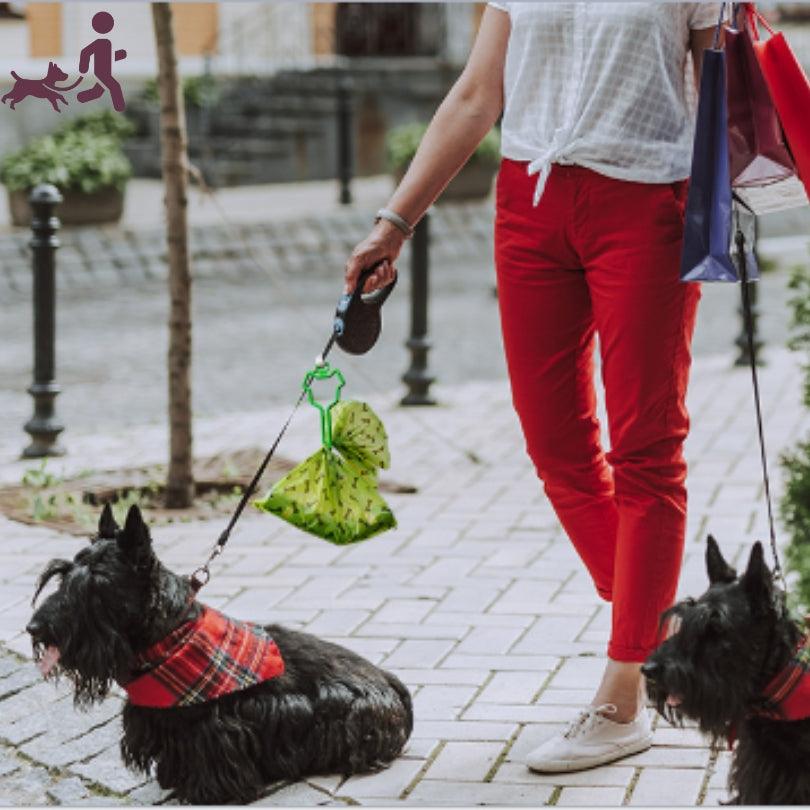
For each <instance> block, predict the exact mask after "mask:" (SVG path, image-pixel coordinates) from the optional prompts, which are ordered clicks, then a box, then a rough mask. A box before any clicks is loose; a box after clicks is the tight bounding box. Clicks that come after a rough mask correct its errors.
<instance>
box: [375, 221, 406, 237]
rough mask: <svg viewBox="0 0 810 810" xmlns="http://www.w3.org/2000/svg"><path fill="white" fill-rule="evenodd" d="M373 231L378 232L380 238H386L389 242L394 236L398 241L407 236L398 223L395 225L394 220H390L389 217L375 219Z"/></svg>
mask: <svg viewBox="0 0 810 810" xmlns="http://www.w3.org/2000/svg"><path fill="white" fill-rule="evenodd" d="M373 233H377V234H378V235H379V236H380V238H381V239H384V240H385V241H386V242H389V241H391V239H392V238H394V239H396V240H397V242H399V243H402V242H404V241H405V239H406V238H407V237H406V236H405V234H404V233H403V232H402V231H401V230H400V229H399V228H398V227H397V226H396V225H394V223H393V222H389V221H388V220H387V219H382V218H378V219H375V220H374V231H373Z"/></svg>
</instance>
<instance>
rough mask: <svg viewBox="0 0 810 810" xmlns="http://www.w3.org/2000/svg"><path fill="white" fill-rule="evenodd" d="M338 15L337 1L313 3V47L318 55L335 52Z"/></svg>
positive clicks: (311, 17) (311, 19)
mask: <svg viewBox="0 0 810 810" xmlns="http://www.w3.org/2000/svg"><path fill="white" fill-rule="evenodd" d="M336 16H337V3H312V4H311V15H310V25H311V26H312V49H313V52H314V53H315V55H316V56H328V55H329V54H333V53H334V52H335V37H334V32H335V17H336Z"/></svg>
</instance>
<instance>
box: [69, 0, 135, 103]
mask: <svg viewBox="0 0 810 810" xmlns="http://www.w3.org/2000/svg"><path fill="white" fill-rule="evenodd" d="M114 24H115V21H114V20H113V16H112V14H110V13H108V12H106V11H99V12H98V13H97V14H94V15H93V22H92V25H93V30H94V31H95V32H96V33H98V34H108V33H109V32H110V31H112V27H113V25H114ZM126 55H127V52H126V51H125V50H123V49H121V50H118V51H116V52H115V61H116V62H117V61H119V60H120V59H124V58H126ZM112 56H113V54H112V43H111V42H110V40H109V39H103V38H101V37H99V38H98V39H94V40H93V41H92V42H91V43H90V44H89V45H86V46H85V47H84V48H82V52H81V54H80V56H79V72H80V73H87V71H88V70H89V69H90V60H91V59H92V60H93V74H94V75H95V77H96V78H97V79H98V81H97V82H96V83H95V84H94V85H93V86H92V87H90V88H89V89H87V90H82V91H81V93H77V94H76V98H77V99H78V100H79V101H80V102H81V103H82V104H84V103H85V102H86V101H93V100H94V99H97V98H99V97H100V96H102V95H103V94H104V88H105V87H106V88H107V90H109V91H110V97H111V98H112V103H113V108H114V109H115V110H116V111H117V112H121V111H122V110H123V109H124V107H125V106H126V104H125V103H124V94H123V92H122V91H121V85H120V84H118V82H117V81H116V80H115V79H114V78H113V75H112V63H113V58H112Z"/></svg>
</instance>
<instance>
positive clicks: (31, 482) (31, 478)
mask: <svg viewBox="0 0 810 810" xmlns="http://www.w3.org/2000/svg"><path fill="white" fill-rule="evenodd" d="M47 464H48V459H47V458H43V459H42V461H41V462H40V465H39V467H32V468H31V469H29V470H26V471H25V472H24V473H23V477H22V484H23V486H25V487H31V488H32V489H45V488H46V487H53V486H56V485H57V484H59V483H61V481H62V479H61V478H59V476H56V475H54V474H53V473H51V472H50V471H49V470H47V469H45V468H46V466H47Z"/></svg>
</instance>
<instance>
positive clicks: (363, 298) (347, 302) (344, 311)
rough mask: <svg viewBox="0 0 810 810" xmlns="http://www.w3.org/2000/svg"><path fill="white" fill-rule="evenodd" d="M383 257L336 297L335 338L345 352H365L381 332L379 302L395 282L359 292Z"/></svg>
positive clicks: (385, 299) (384, 300)
mask: <svg viewBox="0 0 810 810" xmlns="http://www.w3.org/2000/svg"><path fill="white" fill-rule="evenodd" d="M383 261H385V259H381V260H380V261H378V262H375V263H374V264H373V265H371V267H367V268H366V269H365V270H363V271H362V272H361V273H360V277H359V278H358V279H357V284H356V285H355V288H354V291H353V292H351V293H346V294H344V295H342V296H341V297H340V300H339V301H338V305H337V309H336V310H335V321H334V326H333V330H334V338H335V342H336V343H337V345H338V346H340V348H341V349H343V351H344V352H347V353H348V354H365V353H366V352H367V351H369V349H371V348H372V346H374V344H375V343H376V342H377V339H378V338H379V336H380V333H381V332H382V315H381V313H380V310H381V309H382V305H383V304H384V303H385V302H386V301H387V300H388V296H389V295H391V293H392V292H393V290H394V287H395V286H396V284H397V279H396V276H395V277H394V280H393V281H392V282H391V283H390V284H388V285H386V286H385V287H382V288H380V289H379V290H375V291H374V292H372V293H363V286H364V285H365V283H366V281H367V279H368V278H369V276H370V275H371V274H372V273H373V272H374V271H375V270H376V269H377V268H378V267H379V266H380V265H381V264H382V263H383Z"/></svg>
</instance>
